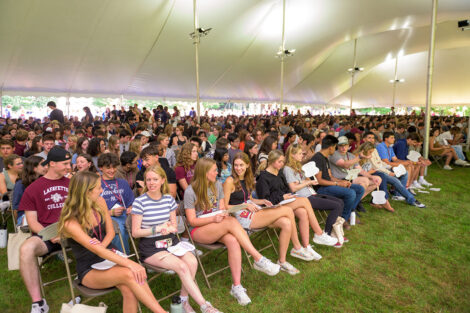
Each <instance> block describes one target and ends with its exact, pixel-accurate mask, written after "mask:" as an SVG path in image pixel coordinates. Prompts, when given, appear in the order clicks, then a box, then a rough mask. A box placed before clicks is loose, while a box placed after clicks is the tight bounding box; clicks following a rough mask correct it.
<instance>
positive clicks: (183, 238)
mask: <svg viewBox="0 0 470 313" xmlns="http://www.w3.org/2000/svg"><path fill="white" fill-rule="evenodd" d="M181 241H186V242H189V238H186V237H181Z"/></svg>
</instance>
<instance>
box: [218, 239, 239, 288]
mask: <svg viewBox="0 0 470 313" xmlns="http://www.w3.org/2000/svg"><path fill="white" fill-rule="evenodd" d="M219 241H220V242H221V243H223V244H224V245H225V246H226V247H227V253H228V265H229V266H230V272H231V273H232V281H233V285H234V286H238V285H240V284H241V279H240V278H241V275H242V252H241V250H240V244H239V243H238V241H237V238H235V237H234V236H233V235H231V234H226V235H225V236H223V237H222V238H221V239H220V240H219Z"/></svg>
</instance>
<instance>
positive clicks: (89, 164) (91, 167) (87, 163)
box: [75, 153, 98, 173]
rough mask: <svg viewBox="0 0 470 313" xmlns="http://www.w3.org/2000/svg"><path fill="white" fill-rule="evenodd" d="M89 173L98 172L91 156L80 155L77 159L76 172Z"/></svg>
mask: <svg viewBox="0 0 470 313" xmlns="http://www.w3.org/2000/svg"><path fill="white" fill-rule="evenodd" d="M83 171H89V172H93V173H96V172H98V170H97V169H96V167H95V164H94V163H93V160H92V158H91V155H89V154H86V153H83V154H79V155H78V156H77V158H76V164H75V172H83Z"/></svg>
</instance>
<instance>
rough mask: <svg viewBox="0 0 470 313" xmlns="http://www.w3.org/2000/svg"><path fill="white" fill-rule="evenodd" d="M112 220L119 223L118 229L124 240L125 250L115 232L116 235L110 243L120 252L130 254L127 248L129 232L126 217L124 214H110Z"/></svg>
mask: <svg viewBox="0 0 470 313" xmlns="http://www.w3.org/2000/svg"><path fill="white" fill-rule="evenodd" d="M111 218H112V219H113V220H115V221H116V222H117V223H118V224H119V229H120V230H121V236H122V241H124V248H125V249H126V251H123V249H122V245H121V240H119V236H118V235H117V234H116V236H115V237H114V238H113V241H111V243H112V244H113V245H114V246H115V247H116V248H117V249H119V250H121V252H124V253H126V254H127V255H129V254H130V250H129V234H128V233H127V229H126V219H125V216H124V218H123V216H111Z"/></svg>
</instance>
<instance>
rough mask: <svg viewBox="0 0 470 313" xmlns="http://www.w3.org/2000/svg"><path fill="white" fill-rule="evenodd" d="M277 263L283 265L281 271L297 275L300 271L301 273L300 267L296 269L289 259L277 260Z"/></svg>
mask: <svg viewBox="0 0 470 313" xmlns="http://www.w3.org/2000/svg"><path fill="white" fill-rule="evenodd" d="M277 264H278V265H279V266H280V267H281V271H284V272H286V273H288V274H290V275H297V274H298V273H300V271H299V270H298V269H296V268H295V267H294V266H293V265H292V264H290V263H289V262H287V261H286V262H284V263H281V262H279V261H277Z"/></svg>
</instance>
